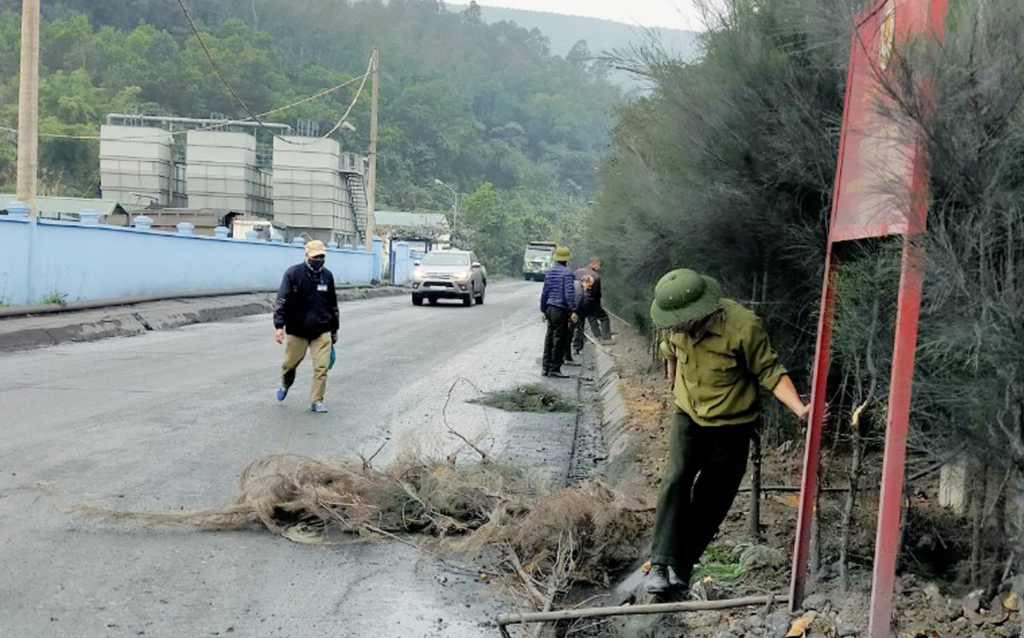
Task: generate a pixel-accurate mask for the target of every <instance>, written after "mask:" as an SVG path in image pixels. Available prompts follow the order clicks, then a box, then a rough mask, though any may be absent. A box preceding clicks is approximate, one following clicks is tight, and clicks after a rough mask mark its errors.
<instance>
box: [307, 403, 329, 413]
mask: <svg viewBox="0 0 1024 638" xmlns="http://www.w3.org/2000/svg"><path fill="white" fill-rule="evenodd" d="M309 411H310V412H316V413H318V414H323V413H324V412H327V406H326V405H324V404H323V403H320V402H319V401H317V402H316V403H314V404H313V405H311V406H309Z"/></svg>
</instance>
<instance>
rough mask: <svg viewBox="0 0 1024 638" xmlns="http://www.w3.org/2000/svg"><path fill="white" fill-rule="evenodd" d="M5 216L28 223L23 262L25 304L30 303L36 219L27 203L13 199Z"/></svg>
mask: <svg viewBox="0 0 1024 638" xmlns="http://www.w3.org/2000/svg"><path fill="white" fill-rule="evenodd" d="M6 208H7V216H8V217H10V218H11V219H24V220H27V221H28V223H29V227H28V252H27V253H26V260H25V261H26V263H25V304H26V305H28V304H31V303H32V299H33V297H35V290H33V287H34V283H35V282H34V281H33V280H32V274H33V272H35V269H34V268H33V267H32V246H33V244H34V243H35V234H36V219H37V217H35V216H30V215H29V212H30V210H31V209H29V207H28V204H26V203H25V202H19V201H13V202H10V203H9V204H7V206H6Z"/></svg>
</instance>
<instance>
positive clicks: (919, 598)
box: [570, 322, 1021, 638]
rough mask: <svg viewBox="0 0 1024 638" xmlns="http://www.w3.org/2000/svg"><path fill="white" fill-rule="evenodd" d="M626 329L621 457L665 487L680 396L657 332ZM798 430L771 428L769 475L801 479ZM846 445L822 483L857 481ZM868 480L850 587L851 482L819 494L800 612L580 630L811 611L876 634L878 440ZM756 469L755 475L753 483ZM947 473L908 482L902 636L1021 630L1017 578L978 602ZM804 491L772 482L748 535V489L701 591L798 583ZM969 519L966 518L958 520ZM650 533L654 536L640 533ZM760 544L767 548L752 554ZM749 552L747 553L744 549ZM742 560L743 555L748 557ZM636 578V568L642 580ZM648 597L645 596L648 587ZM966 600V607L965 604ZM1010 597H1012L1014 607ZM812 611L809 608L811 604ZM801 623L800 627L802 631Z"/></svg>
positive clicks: (743, 632) (616, 625) (688, 627)
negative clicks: (794, 578) (654, 342)
mask: <svg viewBox="0 0 1024 638" xmlns="http://www.w3.org/2000/svg"><path fill="white" fill-rule="evenodd" d="M616 329H617V336H616V340H615V343H614V345H612V346H610V347H609V350H610V352H611V353H612V354H613V355H614V357H615V360H616V362H617V364H618V369H619V372H620V374H621V376H622V383H621V391H622V393H623V396H624V398H625V400H626V403H627V406H628V408H629V411H630V421H629V425H628V429H629V432H630V434H631V436H632V438H633V442H634V447H635V456H634V457H633V459H632V461H633V467H632V468H622V467H620V468H618V469H617V470H616V472H617V473H619V474H629V473H632V474H633V475H634V477H633V478H635V479H639V480H642V481H644V482H646V483H647V484H648V485H649V487H650V489H651V493H652V495H653V494H655V493H656V489H657V486H658V483H659V481H660V473H661V469H662V465H663V462H664V457H665V452H666V449H667V441H666V432H667V423H668V418H669V414H670V408H671V405H672V398H671V395H670V393H669V391H668V389H667V384H666V382H665V378H664V372H663V368H662V364H661V362H660V361H659V360H658V358H657V356H656V351H655V350H654V349H652V347H651V343H650V341H649V340H648V339H647V338H646V337H644V336H641V335H639V334H638V333H637V332H635V331H633V330H631V329H629V328H628V327H626V326H623V325H621V324H620V323H618V322H616ZM789 427H790V429H791V431H790V434H789V435H788V436H780V432H779V431H776V432H772V433H766V434H765V436H764V451H763V454H764V460H763V468H762V473H763V480H762V485H764V486H789V487H792V486H797V485H799V483H800V475H801V466H802V460H803V440H802V433H803V430H802V428H801V427H800V426H799V425H797V424H795V423H792V424H790V425H789ZM839 448H840V446H836V445H832V446H831V447H829V444H828V443H826V449H825V451H824V452H823V459H822V464H823V484H824V485H825V486H826V487H842V486H845V485H848V477H847V467H848V463H849V459H848V458H847V455H846V454H845V453H844V452H843V451H842V450H841V449H839ZM865 464H866V471H865V475H864V477H863V479H862V483H861V484H862V485H863V486H867V487H868V489H865V490H863V491H862V492H861V493H860V495H859V497H858V503H857V509H856V514H855V520H856V522H855V525H854V527H855V530H856V531H855V533H854V535H853V537H852V540H851V550H850V555H851V560H850V562H851V567H850V585H849V589H848V591H845V592H844V591H842V589H841V588H840V584H839V579H838V567H837V560H838V544H839V529H840V522H841V513H842V507H843V504H844V501H845V494H844V493H836V494H827V495H823V496H822V499H821V503H820V510H819V511H820V523H819V530H820V533H819V536H820V541H819V543H820V548H821V549H820V561H819V564H818V568H817V570H816V572H815V573H813V576H812V577H813V578H814V583H813V584H812V585H811V586H809V588H808V594H809V595H808V596H807V599H806V601H805V604H804V608H805V609H804V610H802V611H801V613H798V614H794V615H791V614H790V613H789V612H788V610H787V609H786V608H785V605H777V606H775V607H773V608H770V609H764V608H762V609H754V608H748V609H740V610H735V611H730V612H691V613H688V614H679V615H672V616H664V617H658V616H646V617H644V616H638V617H632V618H622V619H617V620H610V621H606V622H601V623H594V624H592V625H590V626H589V631H588V632H587V631H583V629H584V627H583V626H580V625H577V626H575V627H574V628H573V629H570V631H571V632H573V633H576V634H577V635H579V634H580V633H583V634H586V633H590V634H592V635H602V636H622V637H626V636H631V637H632V636H647V637H650V638H668V637H672V638H675V637H682V636H685V637H687V638H732V637H739V636H764V637H777V638H783V637H784V636H786V635H787V632H788V631H789V630H790V628H791V626H792V623H793V622H794V620H796V619H798V618H801V617H804V618H805V619H806V620H810V621H811V622H810V623H809V627H808V629H807V631H806V634H805V635H807V636H810V637H814V636H823V637H828V638H845V637H853V636H865V635H866V633H867V632H866V628H867V617H868V608H869V595H870V589H871V564H872V560H873V552H874V533H875V524H876V521H875V512H876V510H877V488H875V489H874V491H873V490H872V489H871V488H872V487H874V486H877V485H878V484H879V478H880V470H881V460H880V451H879V450H870V451H869V453H868V456H867V458H866V459H865ZM908 467H909V470H908V475H913V474H914V467H915V466H914V459H909V460H908ZM749 480H750V474H749V472H748V475H747V477H746V479H745V481H744V484H745V485H749ZM938 487H939V479H938V474H937V473H932V474H929V475H926V476H924V477H922V478H920V479H919V480H917V481H916V482H914V483H913V484H911V485H909V486H908V487H907V489H906V491H905V503H906V511H907V514H906V520H907V521H908V523H907V525H906V527H905V532H904V545H903V547H904V549H903V551H902V552H901V568H900V573H899V576H898V581H897V591H896V602H895V606H896V613H895V618H894V623H893V632H892V635H893V636H897V637H898V638H919V637H920V638H982V637H998V636H1018V635H1021V633H1020V632H1021V619H1020V618H1019V613H1018V612H1017V608H1018V604H1017V601H1016V598H1015V597H1014V596H1009V598H1008V591H1007V585H1006V584H1004V586H1003V587H1002V588H1001V592H1000V593H998V594H996V596H995V598H994V599H993V600H991V601H978V603H977V605H976V607H977V613H975V612H974V607H975V604H974V603H972V602H971V598H970V597H969V595H970V594H971V592H970V591H968V589H967V588H966V587H965V586H964V585H963V580H964V579H963V565H962V564H961V561H962V559H963V558H965V557H966V555H967V553H969V550H965V548H963V547H962V546H960V545H959V544H957V542H955V541H953V540H951V539H953V537H954V536H956V532H957V531H959V532H960V534H959V536H961V537H962V536H963V534H962V529H963V526H964V525H969V523H968V522H967V521H965V520H960V519H957V518H956V517H954V516H952V515H951V514H949V513H948V512H946V511H944V510H943V509H942V508H940V507H939V505H938V501H939V499H938ZM797 504H798V493H797V492H795V491H777V492H776V491H773V492H769V493H767V494H763V497H762V501H761V521H760V529H761V539H760V540H759V541H758V542H757V543H752V542H751V539H750V538H749V523H748V508H749V505H750V495H749V492H741V493H740V494H739V495H738V496H737V498H736V501H735V502H734V504H733V507H732V510H731V511H730V513H729V515H728V517H727V519H726V521H725V523H724V524H723V526H722V528H721V530H720V532H719V534H718V536H717V537H716V538H715V540H714V541H713V543H712V546H711V547H710V548H709V550H708V552H707V553H706V554H705V557H704V559H703V560H702V563H707V564H705V565H702V567H700V568H698V570H697V574H698V577H700V576H705V577H704V579H703V582H701V584H700V585H696V586H695V590H696V593H697V595H698V596H702V597H703V596H706V597H707V598H734V597H739V596H744V595H765V594H770V593H776V594H779V595H783V594H786V593H788V589H789V579H790V565H791V563H790V561H791V555H792V550H793V542H794V535H795V531H796V516H797ZM958 526H959V528H960V529H959V530H957V527H958ZM638 542H639V543H643V542H648V539H638ZM749 556H757V557H759V558H758V559H757V560H749V561H748V560H746V558H745V557H749ZM739 557H744V558H739ZM739 563H743V564H742V565H740V564H739ZM631 582H632V583H635V582H636V577H635V575H634V578H633V579H632V581H631ZM637 601H638V602H648V601H645V600H644V596H643V594H638V596H637ZM965 601H966V607H967V609H965ZM1005 606H1008V607H1010V609H1004V607H1005ZM804 612H809V615H806V616H805V614H804ZM798 635H800V634H798Z"/></svg>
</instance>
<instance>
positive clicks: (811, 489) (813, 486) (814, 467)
mask: <svg viewBox="0 0 1024 638" xmlns="http://www.w3.org/2000/svg"><path fill="white" fill-rule="evenodd" d="M836 267H837V263H836V260H835V257H834V256H833V254H832V244H829V247H828V255H827V256H826V258H825V279H824V281H823V282H822V292H821V315H820V316H819V317H818V343H817V346H816V347H815V353H814V376H813V379H812V381H811V418H810V419H809V421H808V425H807V442H806V444H805V446H804V476H803V480H802V482H801V484H800V512H799V514H798V517H797V523H796V546H795V547H794V548H793V576H792V580H791V581H790V587H789V607H790V610H791V611H795V610H797V609H799V608H800V606H801V605H803V602H804V594H805V593H806V591H805V590H806V585H807V559H808V555H809V554H810V544H811V526H812V525H814V493H815V492H816V491H817V484H818V463H819V461H820V460H821V432H822V430H823V429H824V425H825V424H824V421H825V390H826V387H827V385H828V366H829V359H830V355H831V351H832V320H833V315H834V313H835V304H836V290H835V282H834V277H835V274H836Z"/></svg>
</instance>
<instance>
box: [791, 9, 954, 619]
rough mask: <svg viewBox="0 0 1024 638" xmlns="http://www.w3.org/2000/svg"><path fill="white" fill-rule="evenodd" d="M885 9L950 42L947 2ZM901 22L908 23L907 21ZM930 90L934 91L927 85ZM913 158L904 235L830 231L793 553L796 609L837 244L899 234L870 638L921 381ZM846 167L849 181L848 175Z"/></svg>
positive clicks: (886, 594)
mask: <svg viewBox="0 0 1024 638" xmlns="http://www.w3.org/2000/svg"><path fill="white" fill-rule="evenodd" d="M886 6H888V7H889V10H890V15H891V11H898V12H899V13H900V15H907V16H908V19H907V22H906V23H905V25H904V26H903V28H902V29H901V30H898V31H899V34H900V35H899V36H897V37H899V38H902V39H905V38H907V37H912V36H913V35H915V34H920V33H923V32H927V33H929V34H930V35H933V36H936V37H938V38H939V39H942V38H943V37H944V22H945V12H946V7H947V2H946V0H905V1H904V2H902V3H901V4H900V5H899V8H898V9H895V8H894V7H896V5H895V4H888V5H886V3H885V2H884V1H883V0H879V2H877V3H875V4H874V5H872V6H871V7H869V8H868V9H866V10H865V11H864V12H863V13H862V14H861V16H862V18H859V19H858V23H857V27H856V28H857V29H859V28H860V25H861V22H860V20H861V19H863V20H866V19H867V17H869V16H870V15H871V14H872V13H875V12H878V11H880V10H882V9H884V8H886ZM901 19H902V18H901ZM857 38H858V34H857V33H855V34H854V40H853V43H852V47H851V51H852V50H853V49H854V48H855V47H856V46H857V45H858V40H857ZM853 79H854V62H853V59H852V58H851V63H850V67H849V69H848V75H847V84H846V89H847V93H846V101H845V104H846V107H845V108H844V118H843V127H842V133H841V136H840V142H839V145H840V149H839V165H838V166H837V171H836V183H835V190H834V192H833V209H832V220H831V222H832V230H833V231H835V229H836V222H837V220H838V219H839V218H840V217H843V216H844V215H845V214H846V213H845V212H844V211H840V210H839V206H838V204H837V202H838V201H839V196H840V188H841V187H842V185H843V184H844V181H845V180H853V179H856V178H855V176H856V175H857V173H858V172H861V171H862V170H863V167H862V166H858V165H857V164H856V162H859V161H860V160H859V159H858V158H856V156H855V158H854V159H853V163H852V164H851V166H850V167H844V158H845V153H846V145H847V141H848V140H847V130H848V127H849V126H850V122H848V120H847V118H848V117H849V113H848V112H846V111H847V110H848V109H849V106H850V100H851V87H852V86H853ZM924 90H928V88H927V85H925V87H924ZM908 150H910V151H911V152H912V153H913V157H914V159H913V169H912V170H913V172H912V174H911V175H909V176H908V177H909V181H910V184H909V186H910V192H911V196H912V201H911V204H910V208H909V210H908V211H907V213H908V217H907V219H906V224H905V225H904V226H903V227H902V228H897V227H896V226H892V225H890V226H889V227H888V228H885V227H874V228H872V227H870V226H869V227H863V228H851V227H850V220H849V219H846V220H844V221H845V222H846V227H845V228H843V229H842V232H839V233H834V232H830V237H829V244H828V255H827V258H826V262H825V276H824V282H823V284H822V300H821V316H820V317H819V320H818V339H817V345H816V352H815V363H814V376H813V381H812V390H811V418H810V420H809V424H808V428H807V442H806V447H805V450H804V476H803V480H802V483H801V492H800V512H799V518H798V522H797V534H796V542H795V547H794V550H793V573H792V580H791V583H790V609H791V610H796V609H798V608H800V607H801V606H802V605H803V599H804V595H805V593H806V586H807V562H808V556H809V553H810V540H811V528H812V526H813V524H814V518H815V516H814V514H815V511H814V506H815V497H816V495H817V487H818V485H817V481H818V470H819V465H820V452H821V437H822V430H823V426H824V414H825V393H826V389H827V382H828V371H829V360H830V355H831V352H830V351H831V342H832V322H833V318H834V312H835V304H836V299H835V293H836V291H835V277H836V273H837V272H838V268H839V263H838V260H837V259H836V257H835V252H834V251H835V245H836V243H838V242H842V241H849V240H855V239H866V238H870V237H881V236H885V235H889V234H892V233H893V232H897V233H898V234H900V235H902V236H903V242H904V244H903V255H902V263H901V267H902V272H901V276H900V284H899V291H898V298H897V299H898V301H897V306H898V310H897V316H896V331H895V337H894V340H895V346H894V350H893V362H892V371H891V380H890V386H889V405H888V414H887V415H886V432H885V451H884V456H883V464H882V482H881V487H880V490H881V496H880V501H879V508H878V527H877V533H876V542H875V562H874V572H873V575H872V586H871V609H870V617H869V629H868V635H869V637H870V638H889V636H890V633H891V629H890V625H891V622H892V610H893V605H892V597H893V590H894V584H895V579H896V561H897V557H898V553H899V541H900V518H901V514H902V501H903V484H904V472H905V469H906V450H907V436H908V433H909V430H910V400H911V389H912V384H913V377H914V354H915V351H916V348H917V333H918V319H919V316H920V310H921V287H922V282H923V278H924V249H923V248H922V247H921V245H920V244H921V242H920V238H921V237H923V235H924V233H925V217H926V215H927V207H928V201H927V199H928V198H927V194H928V168H927V164H926V162H925V160H924V158H925V150H924V148H923V144H922V143H921V140H918V141H917V142H915V143H914V144H913V146H912V147H911V148H910V149H908ZM844 168H847V169H848V170H850V169H852V170H850V175H847V174H844Z"/></svg>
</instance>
